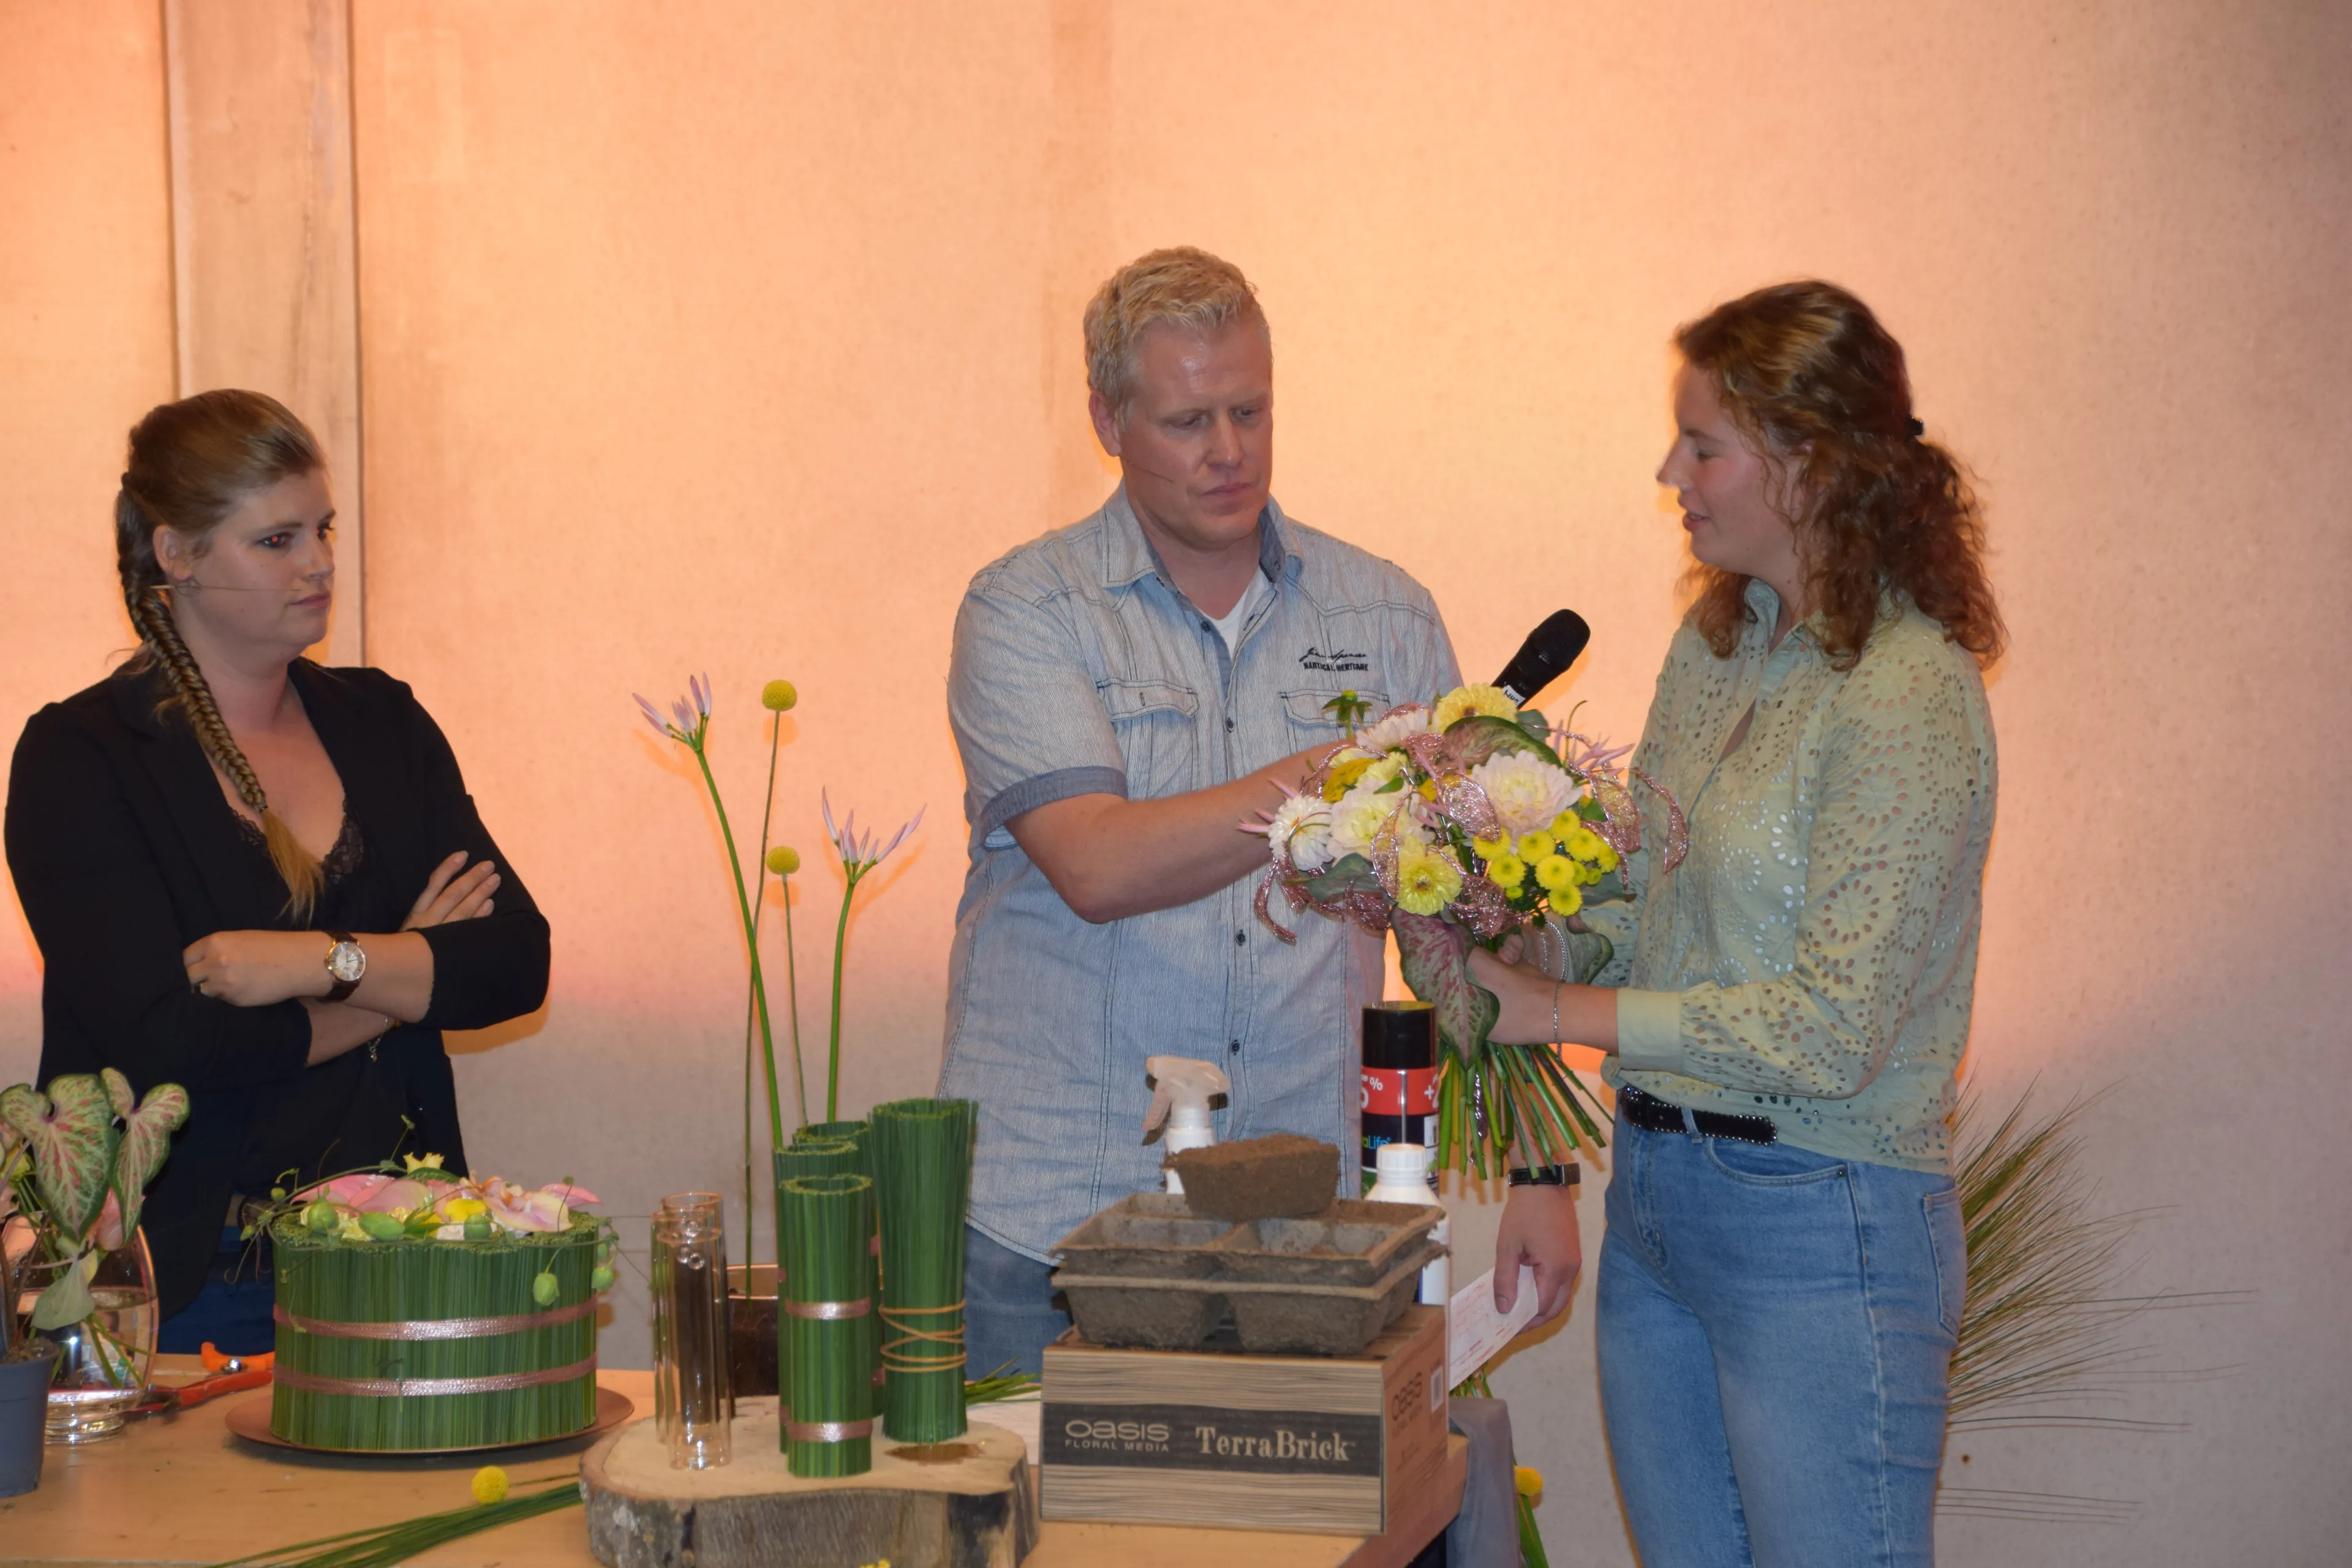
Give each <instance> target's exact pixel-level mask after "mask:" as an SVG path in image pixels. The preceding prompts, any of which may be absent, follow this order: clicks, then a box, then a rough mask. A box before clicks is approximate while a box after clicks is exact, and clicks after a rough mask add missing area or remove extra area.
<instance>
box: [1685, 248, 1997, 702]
mask: <svg viewBox="0 0 2352 1568" xmlns="http://www.w3.org/2000/svg"><path fill="white" fill-rule="evenodd" d="M1675 346H1676V347H1677V348H1679V349H1680V350H1681V351H1682V354H1683V360H1684V363H1686V364H1688V365H1689V366H1690V368H1691V369H1693V370H1695V371H1699V372H1702V373H1704V374H1706V376H1707V377H1708V378H1709V379H1710V380H1712V381H1713V382H1714V383H1715V387H1716V392H1717V395H1718V396H1719V397H1720V398H1721V399H1722V401H1723V406H1724V410H1725V412H1726V413H1727V414H1728V415H1729V416H1730V417H1731V421H1732V423H1733V424H1734V425H1736V426H1738V428H1739V430H1740V432H1741V433H1742V434H1743V435H1745V436H1746V437H1748V439H1749V441H1750V442H1751V443H1753V444H1754V446H1755V447H1756V449H1757V451H1758V452H1759V454H1760V455H1762V457H1763V458H1764V459H1765V462H1766V465H1767V467H1768V468H1771V469H1773V470H1775V471H1776V472H1777V475H1778V477H1779V479H1780V482H1781V487H1782V489H1783V491H1784V493H1786V494H1788V495H1790V496H1794V497H1801V498H1804V504H1802V505H1801V507H1799V508H1797V509H1795V510H1793V511H1792V513H1791V515H1790V520H1789V521H1790V527H1791V528H1792V529H1794V530H1795V531H1796V536H1797V551H1798V555H1799V558H1800V559H1801V561H1802V562H1803V563H1804V566H1805V571H1806V574H1807V576H1808V578H1809V579H1810V582H1811V588H1812V605H1811V609H1812V610H1813V611H1814V612H1815V613H1817V614H1819V615H1820V616H1821V617H1822V622H1823V623H1824V624H1823V627H1822V651H1823V652H1824V653H1826V654H1827V655H1828V656H1829V658H1830V662H1831V663H1832V665H1833V666H1835V667H1836V668H1840V669H1850V668H1853V662H1854V660H1855V659H1857V658H1860V657H1861V656H1862V648H1863V645H1864V643H1866V642H1868V641H1869V640H1870V634H1871V632H1872V630H1873V628H1874V627H1875V626H1877V624H1878V609H1879V602H1880V599H1881V597H1882V596H1883V595H1885V594H1886V593H1888V592H1890V591H1891V592H1894V593H1897V594H1900V595H1903V596H1904V597H1906V598H1907V599H1909V600H1910V602H1911V603H1912V604H1913V605H1916V606H1917V608H1918V610H1919V613H1920V614H1922V615H1924V616H1927V617H1928V618H1929V619H1930V620H1933V621H1935V622H1936V623H1937V625H1939V626H1942V627H1943V628H1944V636H1945V637H1947V638H1948V639H1949V640H1951V641H1952V642H1955V643H1958V645H1959V646H1960V647H1964V648H1966V649H1968V650H1969V652H1970V653H1972V654H1974V655H1975V656H1976V658H1977V662H1978V663H1979V665H1988V664H1990V663H1991V662H1992V661H1993V660H1994V659H1996V658H1999V657H2000V651H2001V647H2002V646H2003V644H2004V643H2005V642H2006V641H2007V637H2008V634H2007V632H2006V631H2005V630H2004V629H2003V627H2002V626H2001V621H2000V609H1999V608H1998V607H1997V606H1996V605H1994V603H1993V595H1992V584H1991V583H1990V581H1988V579H1987V578H1986V575H1985V569H1984V520H1983V516H1982V514H1981V512H1980V511H1979V508H1978V505H1977V499H1976V495H1975V492H1974V491H1973V490H1971V489H1969V482H1968V479H1967V478H1966V476H1965V475H1963V474H1962V472H1961V470H1960V466H1959V464H1958V461H1957V460H1956V459H1955V458H1953V457H1952V455H1951V454H1950V453H1949V452H1948V451H1946V450H1945V449H1944V448H1943V447H1939V446H1937V444H1936V443H1935V442H1933V441H1929V440H1927V439H1925V438H1924V437H1923V436H1922V434H1921V431H1920V428H1919V426H1918V423H1917V421H1916V420H1915V419H1914V418H1913V417H1912V414H1911V378H1910V375H1909V374H1908V372H1907V371H1906V369H1905V367H1904V361H1903V345H1902V344H1900V343H1898V342H1895V339H1894V338H1893V336H1891V335H1890V334H1889V333H1888V332H1887V331H1886V329H1885V327H1883V326H1881V325H1880V324H1879V321H1878V318H1877V317H1876V316H1874V315H1873V314H1871V311H1870V307H1869V306H1867V305H1864V303H1863V302H1862V301H1861V300H1857V299H1855V298H1854V297H1853V295H1852V294H1850V293H1848V292H1847V291H1846V290H1845V289H1841V288H1839V287H1838V286H1837V285H1835V284H1833V283H1823V282H1820V281H1818V280H1807V281H1803V282H1798V283H1776V284H1774V285H1772V286H1771V287H1770V288H1769V289H1757V290H1756V291H1755V292H1754V293H1752V294H1748V295H1743V296H1742V297H1741V298H1739V299H1737V300H1732V301H1730V302H1729V303H1728V304H1724V305H1718V306H1717V307H1716V308H1715V309H1714V310H1710V311H1708V312H1707V313H1706V315H1704V316H1702V317H1700V318H1699V319H1698V320H1697V321H1692V322H1689V323H1687V324H1685V326H1684V327H1682V328H1681V329H1680V330H1679V331H1676V332H1675ZM1692 575H1693V577H1694V579H1695V581H1696V585H1697V594H1696V597H1695V599H1694V602H1693V604H1692V605H1691V611H1690V615H1691V620H1692V622H1693V624H1694V625H1696V626H1697V627H1698V629H1699V632H1700V634H1701V635H1702V636H1704V637H1706V642H1707V646H1708V647H1711V648H1713V649H1714V650H1715V654H1716V657H1717V658H1729V657H1730V655H1731V652H1732V650H1733V648H1735V647H1738V642H1739V633H1740V627H1741V626H1743V625H1745V624H1746V623H1747V621H1748V618H1749V613H1748V606H1747V604H1746V601H1745V599H1744V598H1743V596H1742V595H1744V594H1745V592H1746V590H1747V586H1748V579H1747V578H1746V577H1744V576H1741V575H1740V574H1738V573H1732V572H1725V571H1722V570H1720V569H1718V568H1716V567H1712V566H1707V565H1705V564H1699V565H1696V566H1694V567H1693V569H1692Z"/></svg>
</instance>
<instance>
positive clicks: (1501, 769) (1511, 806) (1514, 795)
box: [1470, 752, 1584, 837]
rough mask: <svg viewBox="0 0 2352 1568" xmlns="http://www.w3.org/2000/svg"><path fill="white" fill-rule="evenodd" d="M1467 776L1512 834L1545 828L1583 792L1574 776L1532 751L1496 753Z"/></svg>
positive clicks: (1504, 828)
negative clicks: (1491, 803) (1483, 794)
mask: <svg viewBox="0 0 2352 1568" xmlns="http://www.w3.org/2000/svg"><path fill="white" fill-rule="evenodd" d="M1470 779H1471V782H1472V783H1474V784H1476V785H1477V786H1478V787H1479V788H1480V789H1483V790H1485V791H1486V798H1487V799H1488V800H1491V801H1493V802H1494V803H1495V814H1496V816H1499V817H1501V818H1502V821H1503V831H1504V832H1505V833H1506V834H1507V835H1511V836H1513V837H1516V836H1517V835H1519V834H1522V833H1536V832H1539V831H1541V830H1542V829H1544V828H1547V827H1549V826H1551V825H1552V823H1553V822H1554V821H1555V820H1556V819H1557V818H1558V817H1559V814H1560V813H1561V812H1563V811H1566V810H1567V809H1568V808H1569V807H1570V806H1571V805H1575V804H1576V803H1577V802H1578V801H1579V800H1580V799H1582V798H1583V795H1584V791H1583V790H1582V789H1581V788H1580V787H1579V786H1578V784H1577V782H1576V781H1575V780H1574V779H1572V778H1570V777H1569V776H1568V774H1567V773H1565V772H1564V771H1562V770H1561V769H1559V768H1556V767H1554V766H1552V764H1551V763H1548V762H1546V761H1544V760H1543V758H1541V757H1539V756H1537V755H1536V754H1535V753H1534V752H1496V753H1495V754H1494V755H1493V756H1491V757H1489V758H1487V759H1486V761H1485V762H1483V763H1479V764H1478V765H1477V766H1476V767H1475V768H1472V769H1471V770H1470Z"/></svg>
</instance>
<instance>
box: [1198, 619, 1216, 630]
mask: <svg viewBox="0 0 2352 1568" xmlns="http://www.w3.org/2000/svg"><path fill="white" fill-rule="evenodd" d="M1201 629H1202V631H1204V632H1213V631H1215V630H1216V629H1217V628H1216V627H1214V626H1211V625H1210V624H1209V623H1208V622H1206V621H1202V623H1201Z"/></svg>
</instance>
